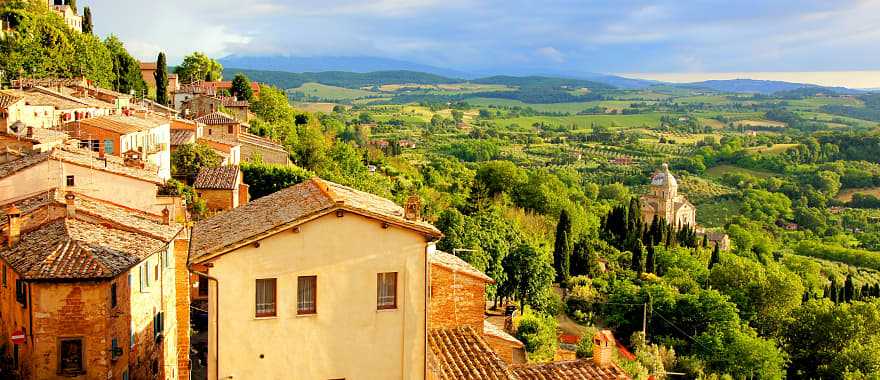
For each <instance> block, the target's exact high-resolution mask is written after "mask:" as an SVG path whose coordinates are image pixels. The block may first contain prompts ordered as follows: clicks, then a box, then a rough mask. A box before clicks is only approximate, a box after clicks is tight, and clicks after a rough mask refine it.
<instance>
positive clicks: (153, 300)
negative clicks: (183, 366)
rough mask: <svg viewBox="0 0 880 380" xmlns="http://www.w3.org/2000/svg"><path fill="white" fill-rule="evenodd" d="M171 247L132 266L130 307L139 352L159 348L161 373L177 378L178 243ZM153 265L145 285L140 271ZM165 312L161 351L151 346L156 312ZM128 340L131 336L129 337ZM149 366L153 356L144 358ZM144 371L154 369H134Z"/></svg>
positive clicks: (168, 379) (134, 372)
mask: <svg viewBox="0 0 880 380" xmlns="http://www.w3.org/2000/svg"><path fill="white" fill-rule="evenodd" d="M167 250H168V251H169V252H171V253H170V254H168V255H167V256H164V257H163V255H165V253H164V250H163V251H160V252H158V253H155V254H153V255H151V256H150V257H149V258H147V259H146V260H144V261H142V262H141V263H139V264H138V265H136V266H134V267H132V268H131V269H130V271H129V273H130V274H131V279H130V284H131V294H130V296H129V299H130V305H131V306H130V307H131V328H132V329H133V330H134V331H135V332H136V335H137V338H136V342H135V344H136V346H137V348H136V349H135V352H141V353H144V352H155V354H154V355H155V356H151V357H150V359H152V358H153V357H155V358H157V359H160V360H161V362H160V366H161V368H162V369H161V370H160V374H164V376H163V377H162V379H166V380H173V379H178V373H177V372H178V370H177V307H176V302H177V300H176V294H177V293H176V282H175V276H176V273H175V270H174V255H173V252H174V243H173V242H172V243H171V244H169V246H168V247H167ZM165 257H167V258H170V259H171V264H170V265H169V264H166V262H165ZM146 266H149V268H150V269H149V275H150V285H149V286H148V287H146V288H143V289H141V286H140V278H139V276H140V271H142V270H144V267H146ZM156 269H158V270H159V273H160V277H159V278H160V280H159V281H156V280H155V277H154V276H155V270H156ZM159 311H162V312H164V313H165V314H164V326H163V329H162V336H163V339H162V343H161V347H162V352H161V355H160V354H159V352H158V351H157V350H154V349H151V348H152V347H153V346H154V345H155V343H154V342H155V341H154V340H153V336H154V331H153V318H154V316H155V314H154V312H159ZM125 341H126V342H127V341H128V339H126V340H125ZM144 362H145V364H146V365H147V366H149V364H150V362H151V360H145V361H144ZM138 372H141V373H142V374H146V373H149V372H150V371H149V370H148V369H147V370H145V369H144V368H139V367H136V368H134V369H133V370H132V376H133V377H132V378H138V377H137V376H135V375H136V374H138Z"/></svg>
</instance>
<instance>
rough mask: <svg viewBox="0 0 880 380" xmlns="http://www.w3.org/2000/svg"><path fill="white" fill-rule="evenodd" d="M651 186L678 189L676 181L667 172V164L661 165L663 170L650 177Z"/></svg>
mask: <svg viewBox="0 0 880 380" xmlns="http://www.w3.org/2000/svg"><path fill="white" fill-rule="evenodd" d="M651 186H658V187H678V181H677V180H676V179H675V176H673V175H672V173H670V172H669V165H668V164H663V170H662V171H659V172H657V173H656V174H654V177H651Z"/></svg>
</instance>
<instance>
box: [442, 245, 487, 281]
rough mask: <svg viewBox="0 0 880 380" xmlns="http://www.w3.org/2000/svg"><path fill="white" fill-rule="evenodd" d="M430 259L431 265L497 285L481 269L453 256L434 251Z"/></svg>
mask: <svg viewBox="0 0 880 380" xmlns="http://www.w3.org/2000/svg"><path fill="white" fill-rule="evenodd" d="M428 259H429V260H431V265H437V266H441V267H443V268H446V269H449V270H451V271H453V272H457V273H462V274H466V275H470V276H473V277H476V278H478V279H481V280H483V281H486V282H488V283H490V284H494V283H495V280H493V279H492V278H491V277H489V276H487V275H486V274H485V273H483V272H481V271H480V270H479V269H477V268H474V267H473V266H472V265H471V264H468V262H467V261H464V260H462V259H461V258H459V257H458V256H455V255H453V254H449V253H446V252H443V251H434V252H432V253H431V255H430V256H429V257H428Z"/></svg>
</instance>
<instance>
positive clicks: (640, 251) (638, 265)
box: [630, 239, 645, 274]
mask: <svg viewBox="0 0 880 380" xmlns="http://www.w3.org/2000/svg"><path fill="white" fill-rule="evenodd" d="M631 240H632V242H631V243H630V251H631V252H632V263H631V264H630V269H632V270H633V272H636V274H641V273H642V272H644V271H645V262H644V257H645V245H644V244H642V242H641V240H638V239H631Z"/></svg>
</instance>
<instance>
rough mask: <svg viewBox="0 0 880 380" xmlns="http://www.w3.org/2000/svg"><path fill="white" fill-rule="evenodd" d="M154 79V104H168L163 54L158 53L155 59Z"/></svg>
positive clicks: (166, 72) (165, 65)
mask: <svg viewBox="0 0 880 380" xmlns="http://www.w3.org/2000/svg"><path fill="white" fill-rule="evenodd" d="M153 76H154V77H155V79H156V103H159V104H162V105H167V104H168V65H167V63H166V62H165V53H161V52H160V53H159V57H158V58H156V72H155V73H153Z"/></svg>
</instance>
